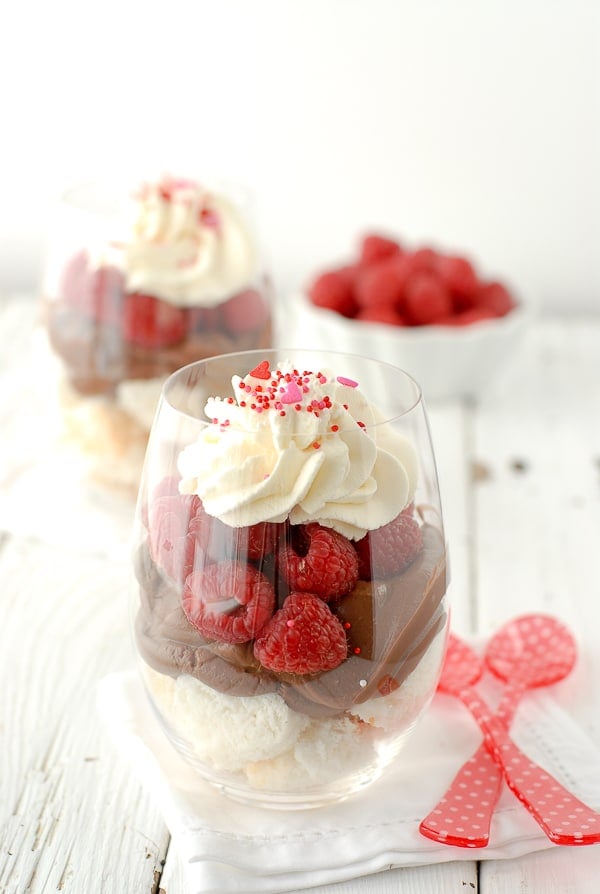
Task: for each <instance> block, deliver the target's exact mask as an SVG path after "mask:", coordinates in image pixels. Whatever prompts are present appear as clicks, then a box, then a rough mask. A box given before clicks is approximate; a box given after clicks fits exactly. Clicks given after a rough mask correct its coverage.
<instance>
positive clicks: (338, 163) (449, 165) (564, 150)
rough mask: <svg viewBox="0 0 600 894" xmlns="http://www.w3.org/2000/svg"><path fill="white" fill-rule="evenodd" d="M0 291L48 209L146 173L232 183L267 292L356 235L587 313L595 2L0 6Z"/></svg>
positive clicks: (32, 280)
mask: <svg viewBox="0 0 600 894" xmlns="http://www.w3.org/2000/svg"><path fill="white" fill-rule="evenodd" d="M0 91H1V93H0V95H1V105H2V108H1V119H0V120H1V121H2V131H1V135H0V157H1V162H2V164H1V166H0V293H1V292H2V291H4V292H6V291H8V290H11V289H35V288H36V284H37V282H38V280H39V268H40V258H41V252H42V248H43V244H44V235H45V232H46V228H47V226H48V210H49V206H50V203H51V201H52V200H53V198H54V197H55V195H56V194H58V193H59V192H60V191H61V189H62V188H63V187H64V186H65V185H66V184H68V183H70V182H71V181H73V180H77V179H79V178H81V177H85V176H89V175H90V174H96V173H99V172H100V173H105V172H110V171H113V170H118V169H120V168H125V169H127V170H131V169H135V168H136V167H138V166H139V167H140V168H141V167H143V168H144V169H146V170H147V169H148V168H149V167H150V168H153V167H155V168H156V169H157V170H160V171H163V170H168V171H170V172H172V173H176V174H177V173H181V174H194V175H195V176H198V177H199V178H200V179H201V178H202V176H203V173H204V172H210V174H214V173H217V174H220V175H223V176H225V177H230V178H233V179H237V180H241V181H244V182H246V183H247V184H248V185H249V186H251V187H252V188H253V190H254V191H255V193H256V195H257V199H258V206H257V207H258V218H259V222H260V226H261V231H262V236H263V241H264V242H265V243H266V246H267V249H268V252H269V255H270V259H271V266H272V269H273V271H274V273H275V278H276V282H277V284H278V285H279V287H280V289H281V290H282V291H287V290H289V289H292V288H294V287H295V286H296V285H298V284H299V283H302V281H303V280H305V279H306V277H307V276H308V275H309V274H310V273H312V272H313V271H314V270H315V269H316V268H318V267H319V266H320V265H323V264H324V263H328V262H330V261H333V260H337V259H338V258H339V259H343V258H344V257H345V256H347V255H349V254H350V253H351V251H352V250H353V249H354V246H355V245H356V242H357V239H358V236H359V234H360V233H362V232H363V231H365V230H366V229H369V228H379V229H383V230H388V231H391V232H392V233H394V234H396V235H398V236H400V237H402V238H403V239H404V241H405V242H407V243H409V244H416V243H424V242H428V243H431V244H437V245H438V246H440V247H442V248H446V249H448V250H456V249H458V250H462V251H465V252H466V253H468V254H470V255H471V256H472V257H474V258H476V259H477V260H479V261H480V263H481V264H482V265H483V266H484V267H485V268H486V269H487V270H488V271H489V272H492V271H493V272H496V273H504V274H506V275H507V276H509V277H510V278H512V279H513V280H514V281H517V282H521V283H527V288H528V289H530V290H531V292H532V294H535V297H538V298H540V299H541V301H542V302H543V306H544V307H547V308H549V309H561V310H570V309H592V308H594V307H595V306H600V261H599V260H598V258H599V251H598V246H599V244H600V222H599V214H600V2H595V0H479V2H478V0H448V2H443V0H418V2H417V0H411V2H406V0H395V2H394V0H279V2H277V0H245V2H244V0H196V2H193V0H190V2H187V3H185V2H180V0H171V2H168V3H167V2H160V3H157V2H152V0H147V2H145V3H137V2H133V0H132V2H126V0H121V2H115V0H104V2H102V3H83V2H74V0H71V2H68V0H53V2H39V3H35V2H27V0H20V2H14V3H8V2H5V3H4V4H3V6H2V11H1V12H0Z"/></svg>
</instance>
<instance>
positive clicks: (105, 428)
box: [43, 176, 272, 494]
mask: <svg viewBox="0 0 600 894" xmlns="http://www.w3.org/2000/svg"><path fill="white" fill-rule="evenodd" d="M270 291H271V290H270V285H269V281H268V278H267V276H266V274H265V266H264V259H263V257H262V254H261V249H260V246H259V242H258V238H257V232H256V226H255V221H254V215H253V200H252V197H251V196H250V194H249V193H248V191H247V190H245V189H244V188H243V187H237V186H233V185H228V186H222V185H216V186H214V187H213V186H210V185H207V184H203V183H199V182H196V181H194V180H190V179H183V178H175V177H171V176H163V177H161V178H157V179H155V180H149V181H146V182H139V181H137V180H127V181H125V180H123V181H120V182H113V181H111V182H105V181H100V180H96V181H90V182H87V183H82V184H80V185H77V186H74V187H72V188H71V189H69V190H68V191H67V192H66V193H65V195H64V196H63V198H62V200H61V201H60V203H59V204H58V207H57V209H56V215H55V218H54V220H53V221H52V226H51V228H50V232H49V235H48V247H47V259H46V266H45V274H44V282H43V318H44V323H45V328H46V331H47V334H48V338H49V343H50V346H51V349H52V354H53V355H54V358H55V361H56V366H57V373H58V380H59V381H58V393H59V396H60V405H61V413H62V416H63V421H64V423H65V424H64V433H65V441H66V443H68V444H71V445H74V446H75V447H76V448H77V451H78V452H79V453H80V455H81V456H82V457H85V459H86V461H87V464H88V468H89V471H90V472H91V474H92V477H93V478H94V479H96V480H98V481H102V482H108V483H110V484H122V485H124V486H126V487H129V488H133V493H134V494H135V493H137V489H138V486H139V477H140V473H141V468H142V464H143V458H144V452H145V448H146V442H147V437H148V434H149V430H150V427H151V424H152V419H153V416H154V412H155V410H156V405H157V403H158V398H159V396H160V391H161V387H162V384H163V382H164V380H165V378H166V377H167V376H168V375H169V374H170V373H172V372H174V371H175V370H176V369H179V368H181V367H182V366H185V365H186V364H188V363H191V362H192V361H195V360H200V359H202V358H204V357H209V356H212V355H215V354H223V353H226V352H231V351H241V350H249V349H253V348H264V347H269V346H270V345H271V344H272V307H271V294H270Z"/></svg>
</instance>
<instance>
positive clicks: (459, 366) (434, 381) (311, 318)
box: [279, 290, 534, 402]
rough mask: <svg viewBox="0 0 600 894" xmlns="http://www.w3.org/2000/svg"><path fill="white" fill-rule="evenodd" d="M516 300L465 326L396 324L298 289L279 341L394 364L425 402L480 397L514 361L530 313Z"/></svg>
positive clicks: (529, 306) (529, 307)
mask: <svg viewBox="0 0 600 894" xmlns="http://www.w3.org/2000/svg"><path fill="white" fill-rule="evenodd" d="M512 293H513V294H515V295H517V294H518V293H517V292H516V291H514V290H513V292H512ZM517 301H518V304H517V306H516V307H515V308H514V309H513V310H512V311H510V312H509V313H508V314H507V315H506V316H504V317H497V318H494V319H491V320H481V321H480V322H476V323H470V324H468V325H464V326H434V325H431V326H411V327H408V326H407V327H396V326H391V325H387V324H383V323H371V322H365V321H361V320H353V319H347V318H346V317H343V316H341V315H340V314H337V313H335V312H334V311H330V310H326V309H324V308H320V307H315V305H314V304H312V302H311V301H310V300H309V299H308V298H307V297H306V295H304V294H297V295H294V296H292V297H291V299H290V300H289V302H288V305H287V307H286V311H285V316H284V319H282V321H281V325H280V327H279V340H280V344H282V345H285V346H287V347H290V348H294V347H298V348H299V347H304V348H315V349H318V348H327V349H329V350H337V351H346V352H349V353H354V354H363V355H364V354H366V355H369V356H371V357H375V358H377V359H378V360H384V361H386V362H388V363H392V364H394V366H399V367H401V368H402V369H404V370H405V371H406V372H407V373H409V374H410V375H411V376H412V377H413V378H414V379H415V380H416V381H417V382H418V384H419V385H420V386H421V389H422V392H423V396H424V398H425V401H426V402H430V401H442V400H451V399H459V398H464V397H482V396H483V395H484V394H485V392H486V390H487V389H488V388H489V387H490V386H491V384H492V382H493V380H494V379H495V378H496V377H497V376H499V374H500V373H501V372H502V371H503V370H504V369H506V367H507V365H508V364H510V363H512V361H513V359H514V358H515V355H516V353H517V349H518V347H519V345H520V344H521V341H522V339H523V336H524V335H525V333H526V331H527V329H528V327H529V325H530V323H531V320H532V318H533V316H534V311H533V305H532V304H531V302H530V301H527V302H524V301H523V300H522V299H521V297H520V296H518V297H517Z"/></svg>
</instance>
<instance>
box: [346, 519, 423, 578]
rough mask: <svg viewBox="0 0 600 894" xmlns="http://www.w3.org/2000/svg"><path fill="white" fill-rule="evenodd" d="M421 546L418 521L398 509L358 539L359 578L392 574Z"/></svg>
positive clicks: (416, 552) (401, 568) (398, 571)
mask: <svg viewBox="0 0 600 894" xmlns="http://www.w3.org/2000/svg"><path fill="white" fill-rule="evenodd" d="M422 547H423V535H422V533H421V528H420V527H419V523H418V522H417V520H416V519H415V518H414V517H413V516H412V515H410V514H408V513H407V512H406V511H404V512H401V513H400V515H397V516H396V518H394V519H393V520H392V521H391V522H388V524H387V525H383V526H382V527H381V528H376V529H375V530H374V531H370V532H369V533H368V534H366V535H365V536H364V537H363V538H362V540H359V541H357V543H356V552H357V553H358V576H359V577H360V579H361V580H371V579H376V580H378V579H380V578H386V577H393V576H394V575H395V574H399V573H400V572H401V571H402V570H403V569H404V568H406V566H407V565H409V564H410V563H411V562H412V561H413V559H415V558H416V557H417V555H418V554H419V553H420V551H421V549H422Z"/></svg>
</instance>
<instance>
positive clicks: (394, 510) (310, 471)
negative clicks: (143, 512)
mask: <svg viewBox="0 0 600 894" xmlns="http://www.w3.org/2000/svg"><path fill="white" fill-rule="evenodd" d="M232 387H233V396H231V397H226V398H223V397H210V398H209V399H208V401H207V403H206V406H205V408H204V412H205V414H206V416H207V417H208V419H209V420H210V424H209V425H207V426H206V427H205V428H203V430H202V432H201V434H200V436H199V437H198V439H197V441H196V442H194V443H193V444H190V445H188V446H187V447H185V448H184V450H183V451H182V452H181V454H180V455H179V460H178V466H179V471H180V473H181V476H182V482H181V484H180V489H181V491H182V492H183V493H188V494H192V493H193V494H198V496H199V497H200V498H201V500H202V503H203V505H204V509H205V511H206V512H207V513H209V514H210V515H212V516H215V517H217V518H219V519H220V520H221V521H223V522H224V523H225V524H228V525H230V526H233V527H242V526H249V525H252V524H256V523H257V522H263V521H269V522H281V521H284V520H285V519H286V518H289V520H290V522H291V523H292V524H301V523H308V522H319V523H320V524H322V525H326V526H328V527H331V528H334V529H335V530H336V531H339V532H340V533H341V534H343V535H344V536H346V537H349V538H351V539H355V540H356V539H360V538H361V537H363V536H364V535H365V534H366V532H367V531H370V530H374V529H375V528H379V527H381V525H384V524H387V522H389V521H391V520H392V519H393V518H395V517H396V516H397V515H398V513H399V512H400V511H401V510H402V509H403V508H404V507H405V506H406V505H407V504H408V503H409V502H410V501H411V500H412V498H413V496H414V491H415V487H416V479H417V469H418V463H417V457H416V452H415V449H414V447H413V446H412V444H411V443H410V441H409V440H408V439H406V438H404V437H403V436H401V435H399V434H398V433H397V432H395V431H394V430H393V429H392V427H391V426H390V425H389V424H388V423H386V422H383V421H382V420H381V414H380V413H379V412H378V411H377V410H376V409H375V408H374V407H372V406H371V404H370V403H369V402H368V401H367V399H366V398H365V396H364V395H363V393H362V392H361V390H360V387H359V385H358V383H357V382H354V381H353V380H352V379H350V378H346V377H344V376H337V377H336V376H335V375H333V374H332V373H330V372H329V371H319V372H316V373H314V372H302V371H299V370H298V369H295V368H294V367H293V366H292V364H290V363H288V362H285V363H280V364H278V367H277V369H275V370H271V369H270V368H269V365H268V363H267V361H266V360H265V361H263V362H262V363H260V364H259V365H258V366H257V367H256V368H255V369H253V370H252V371H251V372H250V373H249V374H248V375H247V376H245V377H244V378H243V379H242V378H240V377H239V376H234V377H233V379H232Z"/></svg>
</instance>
